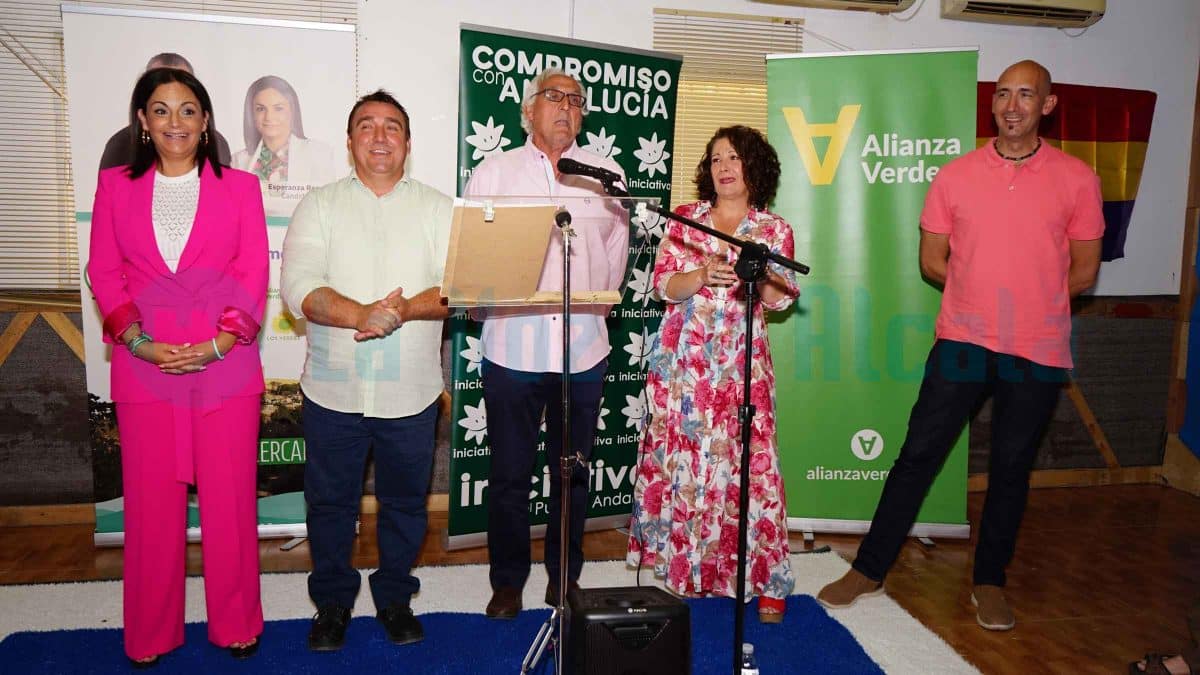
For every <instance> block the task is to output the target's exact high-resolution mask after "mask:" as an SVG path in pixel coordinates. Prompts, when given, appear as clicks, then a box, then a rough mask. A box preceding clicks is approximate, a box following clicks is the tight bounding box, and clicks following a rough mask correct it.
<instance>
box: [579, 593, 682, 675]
mask: <svg viewBox="0 0 1200 675" xmlns="http://www.w3.org/2000/svg"><path fill="white" fill-rule="evenodd" d="M564 624H565V626H566V633H567V635H566V639H565V640H564V642H565V644H566V645H567V652H566V654H565V655H564V659H563V662H564V665H565V666H566V668H565V670H566V672H568V673H573V674H574V675H675V674H676V673H678V674H679V675H688V674H689V673H691V672H692V630H691V621H690V620H689V618H688V606H687V604H685V603H684V602H683V600H680V599H679V598H676V597H675V596H673V595H671V594H669V593H667V592H666V591H663V590H661V589H658V588H649V587H638V586H629V587H623V588H585V589H579V590H575V589H572V590H571V591H570V592H569V593H568V594H567V606H566V616H565V621H564Z"/></svg>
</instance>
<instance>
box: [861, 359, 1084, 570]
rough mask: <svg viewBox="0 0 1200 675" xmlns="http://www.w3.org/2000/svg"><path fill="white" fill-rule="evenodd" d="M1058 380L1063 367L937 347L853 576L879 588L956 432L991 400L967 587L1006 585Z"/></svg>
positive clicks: (1063, 378)
mask: <svg viewBox="0 0 1200 675" xmlns="http://www.w3.org/2000/svg"><path fill="white" fill-rule="evenodd" d="M1065 381H1066V371H1065V370H1063V369H1061V368H1051V367H1049V366H1043V365H1040V364H1037V363H1034V362H1032V361H1030V360H1028V359H1023V358H1020V357H1016V356H1010V355H1008V354H1000V353H997V352H993V351H991V350H988V349H985V348H983V347H980V346H978V345H973V344H968V343H965V342H954V341H951V340H938V341H937V342H935V343H934V345H933V349H931V350H930V352H929V358H928V359H927V360H926V362H925V379H924V381H922V382H921V392H920V394H918V395H917V402H916V403H915V404H914V405H913V408H912V413H911V415H910V416H909V418H908V435H907V436H906V437H905V439H904V445H903V446H902V447H901V448H900V456H899V457H898V458H897V459H896V463H895V465H893V466H892V470H891V473H889V474H888V477H887V482H885V483H884V486H883V494H882V496H880V498H879V505H878V506H877V507H876V508H875V517H874V518H873V519H872V520H871V530H870V531H869V532H868V533H867V536H866V537H865V538H864V539H863V541H862V544H860V545H859V547H858V556H857V558H856V559H855V561H854V569H856V570H858V571H859V572H862V573H863V574H865V575H866V576H868V577H870V578H871V579H874V580H875V581H883V578H884V577H885V576H886V575H887V573H888V570H889V569H890V568H891V566H892V564H893V563H894V562H895V561H896V557H897V556H898V555H899V554H900V547H901V546H903V545H904V540H905V538H907V537H908V532H909V530H911V529H912V526H913V523H914V522H915V521H916V518H917V512H918V511H919V510H920V508H921V503H922V502H924V501H925V494H926V493H927V492H928V491H929V486H930V484H932V483H933V479H934V477H935V476H936V475H937V473H938V471H939V470H941V468H942V464H943V463H944V462H945V461H946V456H947V455H949V454H950V449H951V448H952V447H953V445H954V441H955V440H956V439H957V438H958V434H959V432H961V431H962V429H963V426H964V425H965V424H966V423H967V420H968V418H969V417H970V414H971V411H972V410H973V409H974V408H975V406H976V404H978V403H979V401H980V400H981V399H982V397H983V396H985V395H987V394H988V393H989V392H991V393H992V395H993V399H992V450H991V456H990V457H989V460H988V492H987V498H986V500H985V501H984V505H983V522H982V523H981V525H980V527H979V543H978V544H976V546H975V569H974V581H975V583H976V584H989V585H994V586H1003V585H1004V583H1005V576H1004V568H1005V567H1007V566H1008V563H1009V561H1011V560H1012V556H1013V550H1014V548H1015V547H1016V541H1017V530H1018V528H1020V526H1021V518H1022V516H1023V515H1024V514H1025V500H1026V497H1027V496H1028V494H1029V472H1030V470H1031V469H1032V468H1033V461H1034V459H1035V458H1036V456H1037V449H1038V444H1039V442H1040V441H1041V437H1042V432H1043V431H1044V430H1045V427H1046V423H1047V422H1048V421H1049V420H1050V416H1051V414H1053V412H1054V405H1055V403H1056V402H1057V401H1058V394H1059V389H1061V387H1062V384H1063V383H1064V382H1065Z"/></svg>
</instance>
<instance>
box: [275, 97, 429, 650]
mask: <svg viewBox="0 0 1200 675" xmlns="http://www.w3.org/2000/svg"><path fill="white" fill-rule="evenodd" d="M346 132H347V136H348V138H347V141H346V147H347V148H348V149H349V151H350V154H351V155H352V156H353V159H354V171H353V172H352V173H351V174H350V175H349V176H348V177H346V178H343V179H341V180H339V181H337V182H335V183H330V184H329V185H325V186H323V187H320V188H317V189H315V190H312V191H310V192H309V193H308V194H307V195H306V196H305V197H304V199H303V200H302V201H301V202H300V203H299V205H297V207H296V211H295V213H294V214H293V216H292V222H291V225H290V226H289V227H288V233H287V236H286V238H285V239H284V243H283V265H282V280H281V283H280V286H281V293H282V295H283V299H284V302H286V303H287V305H288V307H289V308H290V309H291V310H292V312H293V313H295V314H297V315H300V316H303V317H304V318H305V319H307V322H308V329H307V336H308V345H307V355H306V358H305V360H304V373H303V375H302V376H301V378H300V388H301V390H302V392H303V394H304V403H303V406H304V407H303V423H304V440H305V446H306V451H307V460H306V465H305V471H304V498H305V502H306V503H307V506H308V520H307V526H308V539H309V549H310V551H311V554H312V561H313V572H312V574H310V575H309V578H308V591H309V596H310V597H311V598H312V601H313V603H314V604H315V605H316V606H317V615H316V617H315V618H314V619H313V623H312V628H311V630H310V632H309V636H308V644H309V648H310V649H313V650H315V651H331V650H336V649H339V648H341V646H342V644H343V643H344V641H345V632H346V627H347V626H348V624H349V622H350V608H352V607H353V606H354V599H355V596H356V595H357V594H358V588H359V575H358V572H357V571H355V570H354V568H353V567H352V566H351V565H350V553H351V548H352V544H353V539H354V523H355V519H356V518H357V516H358V510H359V500H360V499H361V496H362V482H363V472H364V468H365V464H366V460H367V453H368V452H369V451H371V450H372V448H373V450H374V459H375V496H376V499H377V500H378V502H379V517H378V525H377V527H378V532H377V535H378V541H379V569H378V570H377V571H376V572H374V573H373V574H372V575H371V584H370V585H371V594H372V597H373V599H374V601H375V608H376V610H377V615H376V616H377V617H378V619H379V621H380V622H381V623H382V624H383V626H384V629H385V631H386V632H387V635H388V638H389V639H390V640H391V641H392V642H394V643H396V644H408V643H411V642H417V641H419V640H421V639H422V638H423V637H424V632H423V630H422V628H421V624H420V622H419V621H418V620H417V618H416V617H415V616H413V613H412V610H411V609H410V607H409V599H410V598H411V596H412V594H413V593H416V592H417V590H418V589H419V588H420V582H419V581H418V580H417V578H416V577H414V576H412V574H411V570H412V564H413V561H414V560H415V559H416V556H417V552H418V551H419V549H420V546H421V542H422V540H423V539H424V537H425V528H426V523H427V518H426V513H425V499H426V493H427V491H428V488H429V474H430V471H431V469H432V466H433V445H434V427H435V424H436V421H437V410H438V406H437V403H438V399H439V397H440V396H441V393H442V389H443V384H442V371H441V357H440V354H439V351H440V349H441V344H442V339H441V335H442V320H443V319H444V318H445V317H446V316H447V314H448V312H447V308H446V305H445V304H444V302H443V299H442V297H441V288H440V287H439V285H440V284H441V279H442V272H443V267H444V265H445V260H446V248H447V245H448V241H449V235H450V215H451V209H452V201H451V200H450V198H449V197H447V196H446V195H443V194H442V193H440V192H438V191H437V190H434V189H433V188H430V187H428V186H426V185H424V184H422V183H420V182H418V181H416V180H413V179H412V178H409V177H408V176H406V175H405V174H404V162H405V159H406V158H407V157H408V152H409V149H410V142H411V134H410V127H409V119H408V113H407V112H406V111H405V110H404V108H403V106H401V105H400V104H399V103H398V102H397V101H396V100H395V99H394V98H393V97H392V96H391V95H390V94H388V93H387V92H384V91H383V90H380V91H376V92H374V93H372V94H368V95H366V96H364V97H363V98H361V99H359V101H358V102H357V103H356V104H355V105H354V107H353V108H352V109H351V111H350V118H349V120H348V122H347V128H346Z"/></svg>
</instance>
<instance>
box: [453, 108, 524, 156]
mask: <svg viewBox="0 0 1200 675" xmlns="http://www.w3.org/2000/svg"><path fill="white" fill-rule="evenodd" d="M471 128H472V129H474V130H475V133H473V134H471V135H470V136H467V137H466V138H464V139H463V140H464V141H466V142H467V143H470V144H471V147H473V148H475V151H474V152H472V153H471V159H483V158H484V157H487V156H489V155H494V154H496V153H499V152H503V151H504V146H506V145H508V144H509V143H512V141H510V140H508V139H507V138H505V137H504V135H503V134H504V125H503V124H501V125H497V124H496V120H495V119H494V118H493V117H490V116H489V117H488V118H487V124H480V123H479V122H476V121H475V120H471Z"/></svg>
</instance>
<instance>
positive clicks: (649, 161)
mask: <svg viewBox="0 0 1200 675" xmlns="http://www.w3.org/2000/svg"><path fill="white" fill-rule="evenodd" d="M638 144H639V145H641V146H642V147H641V148H640V149H638V150H634V151H633V156H634V157H637V158H638V160H640V161H641V164H638V171H645V172H646V174H647V175H648V176H650V177H651V178H654V173H655V172H656V171H661V172H662V173H663V175H666V174H667V159H669V158H670V157H671V153H669V152H667V139H665V138H664V139H662V140H661V141H660V140H658V132H657V131H656V132H654V134H652V135H651V136H650V138H649V139H645V138H642V137H641V136H638Z"/></svg>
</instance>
